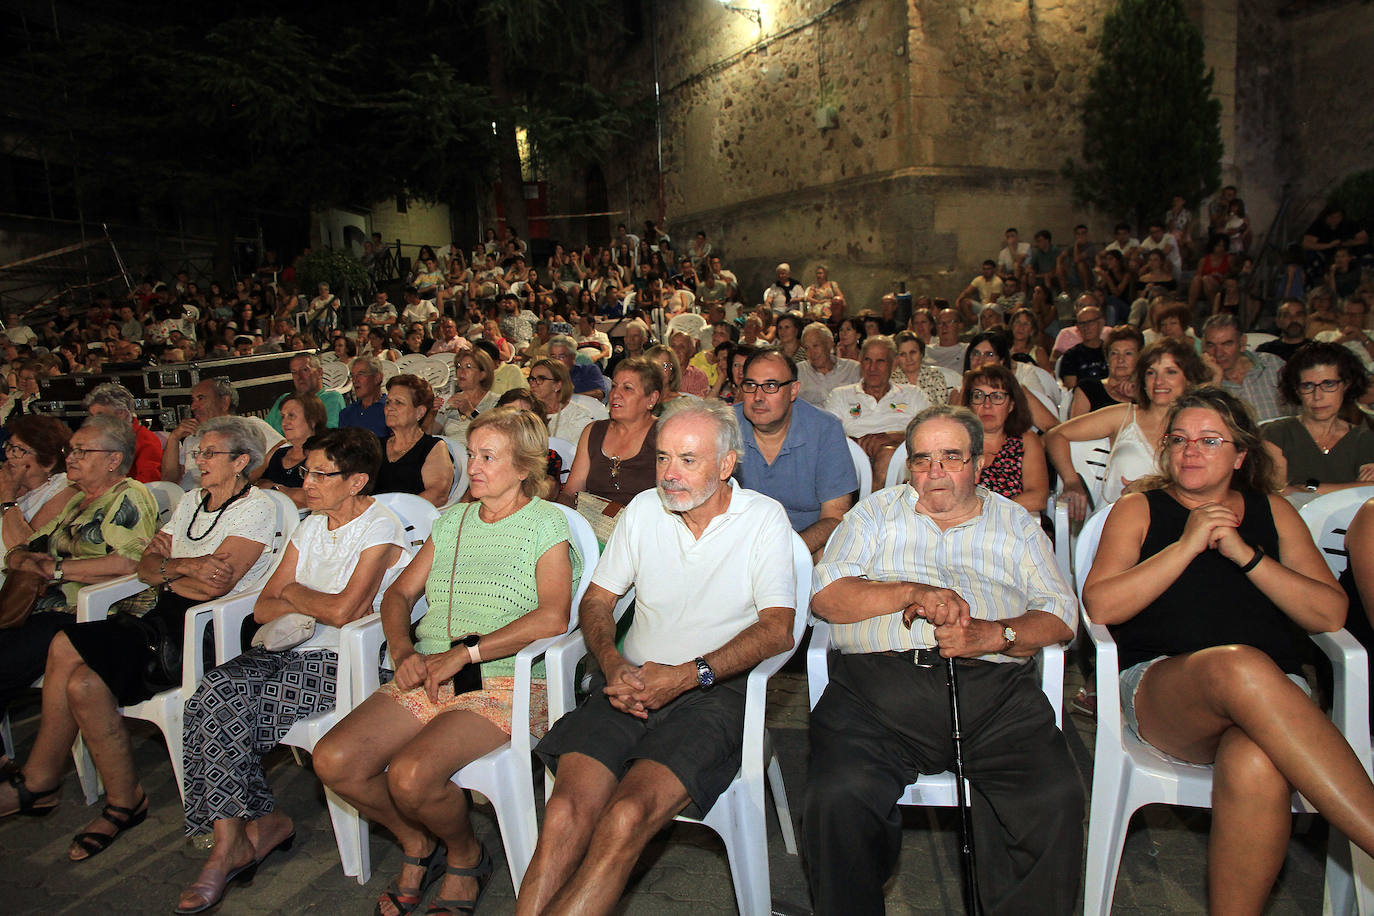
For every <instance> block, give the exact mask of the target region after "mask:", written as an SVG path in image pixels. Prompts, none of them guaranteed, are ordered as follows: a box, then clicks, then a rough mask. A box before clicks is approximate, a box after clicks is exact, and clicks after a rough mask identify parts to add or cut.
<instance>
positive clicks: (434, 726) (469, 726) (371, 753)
mask: <svg viewBox="0 0 1374 916" xmlns="http://www.w3.org/2000/svg"><path fill="white" fill-rule="evenodd" d="M507 740H509V736H508V735H507V734H506V733H505V732H503V731H502V730H501V729H499V728H497V727H496V726H495V725H493V724H491V723H490V722H489V721H487V720H486V719H484V718H482V717H481V716H479V715H477V714H475V713H470V712H448V713H444V714H442V715H440V716H438V717H437V718H435V719H434V720H433V721H432V722H430V723H429V724H428V725H424V726H422V725H421V724H420V722H419V720H418V719H416V718H415V717H414V716H412V715H411V714H410V713H409V712H408V711H407V710H406V709H404V708H402V707H401V705H400V704H398V703H397V702H396V701H395V700H393V699H391V698H390V697H388V696H385V695H380V694H373V695H372V696H371V697H369V698H368V699H367V700H366V701H365V702H364V703H363V704H362V705H361V706H359V707H358V708H357V709H356V710H354V711H353V712H352V713H351V714H350V715H349V716H348V717H347V718H346V719H344V721H343V722H341V723H339V724H338V725H337V726H335V728H334V729H333V730H332V731H331V732H330V733H329V734H328V735H326V736H325V737H324V738H323V739H322V740H321V741H320V743H319V745H318V746H316V748H315V755H314V760H315V772H316V773H318V774H319V776H320V778H321V779H322V780H323V781H324V783H325V784H326V785H328V786H329V787H330V788H332V789H333V790H334V791H336V792H338V793H339V794H340V795H342V796H343V797H344V798H346V799H348V801H349V803H350V804H352V805H353V806H354V807H356V808H357V809H358V811H359V812H360V813H361V814H362V815H363V816H364V817H366V818H367V819H368V820H372V821H376V822H377V823H379V824H382V825H383V826H385V827H386V828H387V829H389V830H390V831H391V832H392V833H393V834H395V835H396V838H397V839H398V840H399V841H400V843H401V848H402V850H403V851H404V852H405V854H406V855H408V856H415V857H418V858H424V857H425V856H428V855H429V854H430V853H431V852H432V851H433V850H434V844H435V838H436V837H437V838H438V840H439V841H441V842H443V843H444V845H445V846H447V847H448V864H449V865H451V866H455V867H458V868H470V867H472V866H474V865H476V864H477V862H478V859H479V858H480V856H481V848H480V846H479V845H478V842H477V837H476V835H475V834H473V832H472V824H471V822H470V821H469V819H468V806H467V800H466V798H465V797H464V795H463V791H462V790H461V789H459V788H458V787H457V786H455V785H454V784H453V783H452V782H450V781H449V777H451V776H452V775H453V774H454V773H455V772H457V771H458V770H459V769H461V768H462V767H463V766H464V765H465V764H467V763H470V762H471V761H473V760H476V759H477V758H478V757H481V756H482V755H483V754H485V753H487V752H488V751H490V750H492V749H494V748H497V747H500V746H501V745H502V744H503V743H505V742H506V741H507ZM388 767H389V769H388ZM422 877H423V873H422V869H421V868H420V867H419V866H414V865H406V866H404V868H403V869H402V873H401V879H400V881H399V882H398V884H397V886H398V888H399V889H400V890H401V891H402V892H403V893H406V894H411V893H413V892H414V891H415V890H416V889H417V888H418V887H419V886H420V881H421V879H422ZM476 895H477V882H476V879H475V878H464V877H457V876H452V875H449V876H446V877H445V879H444V884H443V887H442V888H441V889H440V896H441V897H444V898H446V899H459V900H467V899H472V898H473V897H475V896H476Z"/></svg>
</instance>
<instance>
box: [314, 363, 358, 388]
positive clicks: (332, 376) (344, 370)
mask: <svg viewBox="0 0 1374 916" xmlns="http://www.w3.org/2000/svg"><path fill="white" fill-rule="evenodd" d="M320 371H321V372H322V373H323V374H324V381H323V384H324V387H325V388H328V389H329V390H330V391H343V390H345V389H347V388H349V387H351V386H352V385H353V377H352V376H351V375H349V373H348V365H347V364H346V363H343V362H340V361H339V360H337V359H336V360H332V361H330V362H321V363H320Z"/></svg>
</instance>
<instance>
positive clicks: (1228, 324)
mask: <svg viewBox="0 0 1374 916" xmlns="http://www.w3.org/2000/svg"><path fill="white" fill-rule="evenodd" d="M1213 328H1235V329H1236V333H1237V334H1239V335H1240V336H1241V337H1242V338H1244V336H1245V335H1244V334H1241V330H1240V322H1239V321H1238V320H1236V316H1235V315H1228V314H1226V313H1225V312H1221V313H1219V314H1216V315H1213V316H1212V317H1211V318H1208V319H1207V321H1206V322H1205V323H1204V324H1203V325H1202V333H1203V334H1206V333H1207V332H1208V331H1210V330H1212V329H1213Z"/></svg>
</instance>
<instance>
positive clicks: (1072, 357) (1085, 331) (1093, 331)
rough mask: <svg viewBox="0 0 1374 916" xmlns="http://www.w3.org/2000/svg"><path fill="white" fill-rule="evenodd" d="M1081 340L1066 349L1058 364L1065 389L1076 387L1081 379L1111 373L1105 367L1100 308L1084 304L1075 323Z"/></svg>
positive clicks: (1094, 377)
mask: <svg viewBox="0 0 1374 916" xmlns="http://www.w3.org/2000/svg"><path fill="white" fill-rule="evenodd" d="M1074 324H1075V326H1076V327H1077V328H1078V333H1079V334H1081V335H1082V337H1083V340H1082V342H1080V343H1078V344H1076V345H1075V346H1073V347H1070V348H1069V351H1068V352H1067V353H1065V354H1064V358H1063V360H1061V361H1060V363H1059V377H1060V378H1061V379H1062V380H1063V382H1064V387H1065V388H1070V389H1071V388H1076V387H1078V382H1079V380H1080V379H1085V378H1091V379H1104V378H1106V377H1107V375H1108V374H1109V373H1110V370H1109V369H1108V368H1107V351H1106V350H1105V348H1103V346H1102V330H1103V329H1104V328H1105V327H1106V325H1107V322H1106V319H1105V318H1103V317H1102V309H1100V308H1098V307H1097V306H1096V305H1089V306H1085V307H1084V308H1083V309H1081V310H1080V311H1079V313H1078V318H1077V319H1076V320H1075V322H1074Z"/></svg>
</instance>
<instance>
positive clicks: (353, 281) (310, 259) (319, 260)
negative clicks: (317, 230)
mask: <svg viewBox="0 0 1374 916" xmlns="http://www.w3.org/2000/svg"><path fill="white" fill-rule="evenodd" d="M367 279H368V278H367V268H366V267H364V266H363V262H362V261H359V260H358V259H357V258H356V257H354V256H353V253H352V252H351V251H349V250H348V249H347V248H316V249H314V250H313V251H311V252H310V253H309V254H308V255H305V256H304V257H302V258H301V259H300V261H299V262H298V263H297V264H296V280H297V282H298V283H299V284H300V289H301V290H302V291H303V292H304V293H305V294H306V298H307V299H308V298H311V297H313V296H314V295H315V290H316V289H318V288H319V285H320V284H321V283H328V284H329V289H330V291H331V292H333V293H334V294H335V295H339V296H341V295H342V293H343V291H344V290H350V291H352V292H359V291H362V290H365V289H367Z"/></svg>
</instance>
